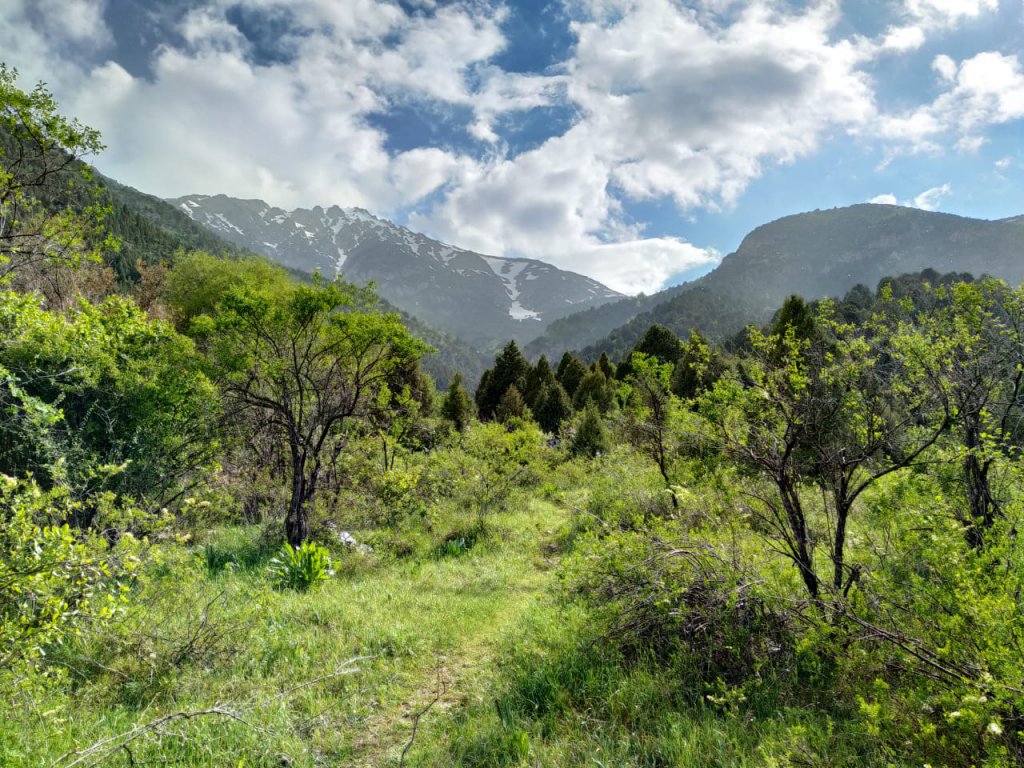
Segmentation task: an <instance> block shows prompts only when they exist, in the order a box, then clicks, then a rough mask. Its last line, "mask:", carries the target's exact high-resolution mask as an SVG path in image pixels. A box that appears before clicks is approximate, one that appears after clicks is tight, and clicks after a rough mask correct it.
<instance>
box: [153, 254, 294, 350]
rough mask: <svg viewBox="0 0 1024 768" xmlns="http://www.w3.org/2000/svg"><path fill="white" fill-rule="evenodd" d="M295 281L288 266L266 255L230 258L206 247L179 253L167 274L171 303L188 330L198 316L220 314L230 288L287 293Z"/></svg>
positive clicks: (181, 326)
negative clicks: (204, 250)
mask: <svg viewBox="0 0 1024 768" xmlns="http://www.w3.org/2000/svg"><path fill="white" fill-rule="evenodd" d="M293 282H294V281H293V280H292V279H291V278H290V277H289V276H288V273H287V272H285V271H284V269H282V268H281V267H279V266H277V265H276V264H271V263H270V262H269V261H266V260H264V259H258V258H238V259H226V258H222V257H220V256H213V255H211V254H209V253H205V252H203V251H193V252H190V253H177V254H175V256H174V264H173V266H172V267H171V269H170V271H169V272H168V273H167V277H166V283H167V285H166V295H167V305H168V307H169V309H170V311H171V316H172V318H173V320H174V322H175V324H176V325H177V327H178V328H179V329H181V330H183V331H187V330H188V328H189V326H190V324H191V323H192V320H193V319H194V318H196V317H199V316H200V315H210V316H212V315H214V314H216V312H217V305H218V304H219V303H220V300H221V298H223V296H224V295H225V294H226V293H227V292H228V291H231V290H235V289H239V288H248V289H249V290H252V291H257V292H260V293H264V294H273V295H283V294H286V293H287V292H288V291H289V290H291V286H292V283H293Z"/></svg>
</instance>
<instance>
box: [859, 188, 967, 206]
mask: <svg viewBox="0 0 1024 768" xmlns="http://www.w3.org/2000/svg"><path fill="white" fill-rule="evenodd" d="M952 191H953V187H952V186H951V185H950V184H949V183H946V184H942V185H941V186H938V187H932V188H931V189H926V190H925V191H924V192H921V193H920V194H919V195H916V196H915V197H913V198H911V199H909V200H899V199H897V197H896V195H894V194H892V193H891V192H887V193H885V194H882V195H875V196H874V197H872V198H871V199H870V200H868V202H869V203H875V204H876V205H903V206H906V207H908V208H920V209H921V210H922V211H934V210H935V209H936V208H937V207H938V206H939V204H940V203H941V202H942V198H944V197H947V196H948V195H949V194H950V193H951V192H952Z"/></svg>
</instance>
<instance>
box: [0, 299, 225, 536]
mask: <svg viewBox="0 0 1024 768" xmlns="http://www.w3.org/2000/svg"><path fill="white" fill-rule="evenodd" d="M0 337H2V338H3V339H4V340H5V343H4V344H3V345H0V382H2V383H0V389H2V391H0V406H2V412H0V472H6V473H8V474H11V475H24V474H26V473H30V474H32V475H33V476H34V477H35V478H36V480H37V481H38V482H39V483H41V484H42V485H43V486H44V487H46V488H48V489H49V488H53V487H58V486H59V487H62V488H65V489H66V490H67V491H68V492H70V493H71V495H72V497H73V498H74V499H79V500H80V499H83V498H86V497H89V496H91V495H93V494H95V493H96V492H97V491H112V492H116V493H120V494H128V495H131V496H135V497H141V498H145V499H147V500H149V501H151V502H152V503H153V504H154V505H156V506H161V505H163V504H166V503H169V502H170V501H171V500H173V499H174V498H175V497H176V496H178V495H180V494H181V493H182V492H183V491H184V490H186V489H187V488H189V487H190V486H191V485H193V484H194V483H195V482H197V480H199V479H201V478H202V476H203V475H204V474H205V471H206V470H207V469H209V468H210V466H211V465H212V463H213V460H214V456H215V453H216V450H217V435H216V423H217V416H218V413H219V396H218V394H217V392H216V390H215V388H214V386H213V384H212V383H211V382H210V381H209V380H208V378H207V376H206V375H205V373H204V372H203V371H202V370H201V369H202V367H203V361H202V359H201V357H200V356H199V355H198V354H197V351H196V349H195V347H194V344H193V343H192V341H191V340H190V339H188V338H186V337H184V336H181V335H180V334H178V333H176V332H175V331H174V329H173V328H171V327H170V325H169V324H167V323H163V322H154V321H150V320H149V319H148V318H147V316H146V314H145V313H144V312H142V310H140V309H139V308H138V307H137V306H136V305H135V304H134V303H133V302H131V301H130V300H128V299H124V298H120V297H111V298H108V299H107V300H106V301H104V302H103V303H101V304H92V303H90V302H87V301H84V300H83V301H80V302H79V303H78V304H77V305H76V306H75V307H74V309H73V310H72V311H70V312H67V313H61V314H58V313H55V312H48V311H47V310H46V309H44V307H43V306H42V302H41V299H40V297H39V296H38V295H35V294H32V295H27V296H21V295H18V294H14V293H10V292H8V293H0ZM91 514H92V512H91V508H89V507H88V506H85V507H83V508H81V509H80V510H79V512H78V513H77V517H76V522H77V523H79V524H81V525H88V524H89V523H90V522H91Z"/></svg>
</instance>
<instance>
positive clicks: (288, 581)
mask: <svg viewBox="0 0 1024 768" xmlns="http://www.w3.org/2000/svg"><path fill="white" fill-rule="evenodd" d="M267 571H268V572H269V573H270V577H271V579H272V580H273V582H274V584H275V585H276V586H278V587H280V588H282V589H295V590H298V591H300V592H305V591H307V590H308V589H310V588H311V587H314V586H316V585H317V584H319V583H320V582H321V581H325V580H326V579H328V578H330V577H331V576H333V575H334V571H333V570H331V557H330V554H329V553H328V552H327V550H326V549H324V548H323V547H321V546H320V545H319V544H317V543H315V542H312V541H304V542H302V543H301V544H300V545H299V546H297V547H292V545H291V544H288V543H287V542H285V544H284V546H283V547H282V548H281V551H280V552H279V553H278V555H277V557H275V558H274V559H273V560H271V561H270V565H269V567H268V568H267Z"/></svg>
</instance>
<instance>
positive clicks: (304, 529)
mask: <svg viewBox="0 0 1024 768" xmlns="http://www.w3.org/2000/svg"><path fill="white" fill-rule="evenodd" d="M302 464H303V463H302V462H299V463H298V464H297V465H293V467H292V472H293V474H292V496H291V499H289V501H288V514H287V515H286V516H285V519H284V531H285V535H286V536H287V537H288V543H289V544H291V545H292V546H293V547H297V546H299V545H300V544H302V542H304V541H305V540H306V539H307V538H308V536H309V507H308V501H309V495H308V492H307V485H306V477H305V473H304V471H303V470H304V469H305V467H303V466H302Z"/></svg>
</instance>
